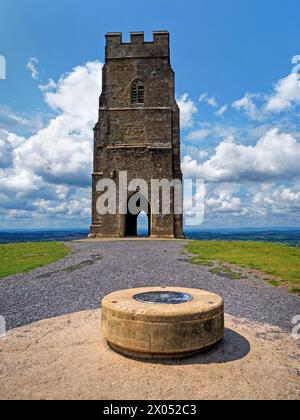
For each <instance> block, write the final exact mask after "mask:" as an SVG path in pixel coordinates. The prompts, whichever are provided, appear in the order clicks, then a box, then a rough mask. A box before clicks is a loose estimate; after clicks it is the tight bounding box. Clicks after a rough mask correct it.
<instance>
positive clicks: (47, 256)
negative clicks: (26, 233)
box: [0, 242, 69, 278]
mask: <svg viewBox="0 0 300 420" xmlns="http://www.w3.org/2000/svg"><path fill="white" fill-rule="evenodd" d="M68 253H69V249H68V248H67V247H66V246H65V245H64V244H62V243H59V242H37V243H25V244H9V245H0V278H3V277H7V276H11V275H13V274H17V273H25V272H27V271H30V270H33V269H34V268H38V267H42V266H44V265H47V264H50V263H53V262H55V261H57V260H59V259H61V258H64V257H65V256H67V255H68Z"/></svg>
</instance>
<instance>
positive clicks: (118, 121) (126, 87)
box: [90, 31, 183, 238]
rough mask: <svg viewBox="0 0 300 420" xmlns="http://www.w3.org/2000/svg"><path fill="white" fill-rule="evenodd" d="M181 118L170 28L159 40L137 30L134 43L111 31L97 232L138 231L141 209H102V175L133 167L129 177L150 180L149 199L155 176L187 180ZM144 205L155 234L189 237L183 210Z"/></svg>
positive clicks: (97, 158)
mask: <svg viewBox="0 0 300 420" xmlns="http://www.w3.org/2000/svg"><path fill="white" fill-rule="evenodd" d="M179 121H180V118H179V107H178V105H177V103H176V99H175V82H174V72H173V70H172V68H171V65H170V43H169V33H168V32H166V31H159V32H154V33H153V41H152V42H145V41H144V33H143V32H134V33H131V42H130V43H123V42H122V34H121V33H108V34H106V60H105V66H104V68H103V90H102V94H101V97H100V109H99V120H98V123H97V124H96V127H95V129H94V131H95V141H94V173H93V187H92V188H93V200H92V202H93V204H92V225H91V233H90V237H91V238H97V237H99V238H101V237H125V236H136V234H137V215H132V214H130V212H129V213H128V214H127V215H125V214H121V212H120V211H119V209H118V210H117V214H105V215H101V214H99V213H98V211H97V205H96V204H97V199H98V197H99V194H101V193H99V192H98V191H97V188H96V186H97V184H98V182H99V181H100V180H101V179H103V178H109V179H112V180H114V181H115V183H116V185H118V178H119V174H120V172H121V171H127V176H128V182H130V181H131V180H133V179H144V180H146V182H147V184H148V185H149V193H150V199H149V202H151V180H152V179H159V180H162V179H167V180H169V181H172V180H174V179H179V180H182V172H181V168H180V127H179ZM117 193H118V191H117ZM136 193H138V190H137V191H136ZM181 200H182V196H181ZM171 207H172V206H171ZM144 211H145V212H146V213H147V214H148V220H149V236H151V237H156V238H159V237H167V238H182V237H183V217H182V214H174V210H171V212H170V213H171V214H167V215H166V214H151V206H150V205H147V206H145V208H144ZM123 213H124V212H123Z"/></svg>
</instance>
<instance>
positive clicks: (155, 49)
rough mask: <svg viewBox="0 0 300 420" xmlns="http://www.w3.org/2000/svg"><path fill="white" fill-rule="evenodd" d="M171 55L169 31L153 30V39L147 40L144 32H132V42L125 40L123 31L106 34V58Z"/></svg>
mask: <svg viewBox="0 0 300 420" xmlns="http://www.w3.org/2000/svg"><path fill="white" fill-rule="evenodd" d="M169 56H170V35H169V32H167V31H155V32H153V41H145V38H144V32H131V33H130V42H123V37H122V33H121V32H109V33H107V34H106V59H107V60H108V59H124V58H137V57H140V58H142V57H144V58H147V57H162V58H169Z"/></svg>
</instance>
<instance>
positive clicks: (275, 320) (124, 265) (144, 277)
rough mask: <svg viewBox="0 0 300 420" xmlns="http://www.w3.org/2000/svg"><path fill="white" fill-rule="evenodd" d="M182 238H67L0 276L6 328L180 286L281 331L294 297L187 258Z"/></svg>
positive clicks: (287, 326)
mask: <svg viewBox="0 0 300 420" xmlns="http://www.w3.org/2000/svg"><path fill="white" fill-rule="evenodd" d="M184 245H185V242H177V241H176V242H175V241H154V242H152V241H141V240H139V241H120V242H82V243H71V244H69V246H70V247H71V249H72V253H71V254H70V255H69V256H68V257H67V258H65V259H64V260H61V261H58V262H57V263H54V264H51V265H49V266H46V267H42V268H39V269H37V270H34V271H31V272H30V273H27V274H19V275H16V276H12V277H8V278H6V279H2V280H0V315H2V316H4V317H5V318H6V322H7V328H8V329H12V328H15V327H19V326H23V325H27V324H30V323H32V322H34V321H38V320H41V319H46V318H52V317H56V316H60V315H64V314H67V313H73V312H77V311H80V310H85V309H95V308H98V307H99V306H100V301H101V299H102V298H103V297H104V296H105V295H106V294H108V293H110V292H113V291H115V290H119V289H127V288H134V287H141V286H159V285H169V286H183V287H193V288H200V289H204V290H208V291H211V292H214V293H218V294H220V295H221V296H222V297H223V298H224V301H225V310H226V313H228V314H230V315H234V316H238V317H242V318H246V319H249V320H251V321H257V322H263V323H268V324H271V325H274V326H278V327H280V328H282V329H284V330H286V331H291V329H292V318H293V317H294V316H295V315H300V298H299V297H298V296H295V295H292V294H289V293H288V292H286V291H284V290H281V289H277V288H275V287H273V286H271V285H269V284H267V283H265V282H264V281H261V280H253V279H251V280H250V279H243V280H230V279H228V278H224V277H220V275H214V274H212V273H210V271H209V270H210V268H209V267H202V266H197V265H194V264H191V263H189V261H188V256H187V255H184V254H183V251H184Z"/></svg>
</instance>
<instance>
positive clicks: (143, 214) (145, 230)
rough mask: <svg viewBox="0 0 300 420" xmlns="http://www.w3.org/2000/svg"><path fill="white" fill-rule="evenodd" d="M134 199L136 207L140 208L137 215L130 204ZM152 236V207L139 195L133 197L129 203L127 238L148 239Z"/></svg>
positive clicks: (126, 220)
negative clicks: (131, 209) (131, 210)
mask: <svg viewBox="0 0 300 420" xmlns="http://www.w3.org/2000/svg"><path fill="white" fill-rule="evenodd" d="M132 197H133V198H134V199H135V201H136V206H137V207H139V208H140V210H139V211H138V212H137V214H135V213H134V214H132V213H131V212H130V208H129V202H130V199H132ZM150 235H151V215H150V205H149V203H148V201H147V200H145V199H144V198H143V197H141V195H140V194H139V193H136V194H135V195H134V196H131V197H130V198H129V200H128V203H127V215H126V216H125V236H126V237H137V236H140V237H148V236H150Z"/></svg>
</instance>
